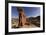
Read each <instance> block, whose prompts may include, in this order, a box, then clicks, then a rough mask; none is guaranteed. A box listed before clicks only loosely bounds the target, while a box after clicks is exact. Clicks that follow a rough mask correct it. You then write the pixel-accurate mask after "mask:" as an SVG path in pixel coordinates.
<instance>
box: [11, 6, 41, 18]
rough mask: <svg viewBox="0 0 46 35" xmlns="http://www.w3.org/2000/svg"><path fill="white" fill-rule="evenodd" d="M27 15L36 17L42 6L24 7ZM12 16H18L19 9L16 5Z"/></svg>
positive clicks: (13, 7)
mask: <svg viewBox="0 0 46 35" xmlns="http://www.w3.org/2000/svg"><path fill="white" fill-rule="evenodd" d="M23 9H24V12H25V14H26V16H30V17H35V16H39V15H40V7H23ZM11 10H12V12H11V13H12V17H17V16H18V11H17V8H16V7H15V6H12V9H11Z"/></svg>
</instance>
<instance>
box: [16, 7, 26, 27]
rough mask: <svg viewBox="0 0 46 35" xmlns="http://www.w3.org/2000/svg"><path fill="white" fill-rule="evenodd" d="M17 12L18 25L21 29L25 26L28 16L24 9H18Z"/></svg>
mask: <svg viewBox="0 0 46 35" xmlns="http://www.w3.org/2000/svg"><path fill="white" fill-rule="evenodd" d="M17 10H18V12H19V24H18V26H20V27H21V26H24V25H25V23H26V16H25V13H24V10H23V8H21V7H17Z"/></svg>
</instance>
